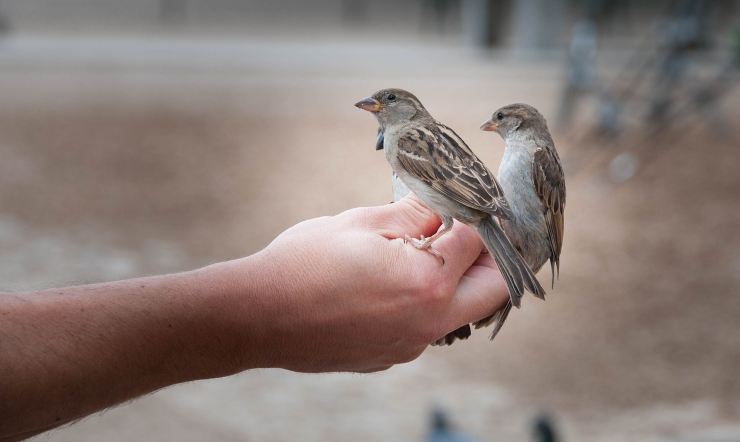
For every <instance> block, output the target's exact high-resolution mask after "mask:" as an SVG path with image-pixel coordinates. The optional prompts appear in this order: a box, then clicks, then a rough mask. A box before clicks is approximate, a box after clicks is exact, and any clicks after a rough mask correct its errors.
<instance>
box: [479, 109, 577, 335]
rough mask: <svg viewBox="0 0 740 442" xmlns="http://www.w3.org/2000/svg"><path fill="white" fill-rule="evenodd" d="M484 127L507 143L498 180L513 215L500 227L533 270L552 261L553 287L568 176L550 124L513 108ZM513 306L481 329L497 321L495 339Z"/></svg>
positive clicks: (534, 112)
mask: <svg viewBox="0 0 740 442" xmlns="http://www.w3.org/2000/svg"><path fill="white" fill-rule="evenodd" d="M481 129H482V130H485V131H494V132H497V133H498V134H499V135H501V138H503V139H504V142H505V150H504V157H503V159H502V160H501V165H500V166H499V170H498V179H499V182H500V183H501V187H502V188H503V191H504V194H505V195H506V198H507V200H508V201H509V205H510V210H511V216H510V217H508V218H504V219H501V227H503V229H504V232H506V235H507V236H508V237H509V240H511V242H512V244H514V247H516V249H517V251H519V253H520V254H521V255H522V256H523V257H524V259H525V260H526V261H527V264H529V266H530V268H531V269H532V270H533V271H534V272H537V271H538V270H539V269H540V268H541V267H542V265H543V264H545V262H547V260H548V259H549V260H550V267H551V270H552V285H553V286H554V285H555V274H556V271H557V273H558V274H559V273H560V251H561V250H562V248H563V225H564V222H563V212H564V210H565V177H564V176H563V168H562V166H561V164H560V158H559V157H558V152H557V150H555V143H553V141H552V137H551V136H550V132H549V131H548V130H547V122H545V118H544V117H543V116H542V114H540V113H539V112H538V111H537V109H535V108H534V107H532V106H529V105H527V104H510V105H508V106H504V107H502V108H501V109H499V110H497V111H496V112H494V113H493V116H492V117H491V119H489V120H487V121H486V122H485V123H483V125H482V126H481ZM511 305H512V303H511V301H510V302H508V303H507V305H506V306H505V307H504V308H503V309H501V310H499V311H498V312H496V313H495V314H494V315H493V316H491V317H489V318H486V319H483V320H481V321H478V322H477V323H476V324H475V325H476V328H478V327H482V326H486V325H489V324H491V323H493V322H495V323H496V326H495V327H494V329H493V332H492V333H491V339H493V337H494V336H496V334H497V333H498V332H499V330H501V326H503V324H504V321H505V320H506V317H507V316H508V315H509V312H510V311H511Z"/></svg>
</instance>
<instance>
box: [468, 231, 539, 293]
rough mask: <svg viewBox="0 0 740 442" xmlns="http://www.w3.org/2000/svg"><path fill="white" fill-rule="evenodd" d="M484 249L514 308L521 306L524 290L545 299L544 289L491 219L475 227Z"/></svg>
mask: <svg viewBox="0 0 740 442" xmlns="http://www.w3.org/2000/svg"><path fill="white" fill-rule="evenodd" d="M477 228H478V233H479V234H480V236H481V238H482V239H483V243H484V244H485V245H486V249H488V252H489V253H490V254H491V256H493V259H494V260H495V261H496V265H498V268H499V270H500V271H501V275H503V277H504V280H505V281H506V286H507V288H508V289H509V298H510V300H511V303H512V304H513V305H514V306H515V307H519V306H520V305H521V299H522V297H523V296H524V289H526V290H527V291H529V292H531V293H532V294H534V295H535V296H537V297H538V298H542V299H544V298H545V289H543V288H542V286H541V285H540V282H539V281H538V280H537V278H536V277H535V276H534V273H533V272H532V270H531V269H530V268H529V265H528V264H527V262H526V261H525V260H524V258H522V255H520V254H519V252H517V251H516V249H515V248H514V246H513V245H512V244H511V241H509V238H508V237H507V236H506V234H505V233H504V231H503V229H501V226H499V225H498V223H497V222H496V221H494V219H493V218H487V219H485V220H483V221H482V222H481V223H480V224H478V226H477Z"/></svg>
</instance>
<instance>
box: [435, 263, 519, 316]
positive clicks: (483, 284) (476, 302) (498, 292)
mask: <svg viewBox="0 0 740 442" xmlns="http://www.w3.org/2000/svg"><path fill="white" fill-rule="evenodd" d="M508 299H509V292H508V289H507V287H506V282H505V281H504V279H503V277H502V276H501V272H499V270H498V268H497V267H496V263H495V262H494V261H493V259H492V258H491V255H489V254H482V255H480V257H479V258H478V259H477V260H476V261H475V263H474V264H473V265H472V266H471V267H470V269H468V270H467V271H466V272H465V274H464V275H463V277H462V278H461V279H460V284H459V285H458V286H457V291H456V292H455V296H454V297H453V300H452V304H451V306H450V313H449V316H448V318H449V321H450V322H449V329H450V330H454V329H456V328H457V327H460V326H462V325H463V324H469V323H471V322H475V321H478V320H480V319H483V318H485V317H487V316H490V315H492V314H493V313H495V312H496V311H498V310H499V309H501V308H502V307H503V306H504V304H506V301H507V300H508Z"/></svg>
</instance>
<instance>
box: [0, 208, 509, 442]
mask: <svg viewBox="0 0 740 442" xmlns="http://www.w3.org/2000/svg"><path fill="white" fill-rule="evenodd" d="M439 227H440V221H439V219H438V218H437V217H436V216H435V215H434V214H433V213H432V212H431V211H430V210H429V209H427V208H426V207H424V206H423V205H421V204H420V203H419V201H418V200H416V199H415V198H413V197H409V198H405V199H403V200H401V201H400V202H398V203H395V204H391V205H387V206H380V207H371V208H359V209H352V210H349V211H347V212H344V213H341V214H339V215H337V216H333V217H324V218H317V219H312V220H309V221H305V222H302V223H300V224H298V225H296V226H294V227H292V228H290V229H288V230H286V231H285V232H283V233H282V234H281V235H280V236H278V237H277V238H276V239H275V240H274V241H273V242H272V243H271V244H270V245H269V246H268V247H266V248H265V249H264V250H262V251H260V252H258V253H256V254H254V255H252V256H249V257H246V258H242V259H238V260H234V261H228V262H223V263H218V264H214V265H211V266H208V267H205V268H202V269H199V270H194V271H190V272H184V273H178V274H172V275H164V276H154V277H148V278H140V279H132V280H126V281H117V282H111V283H103V284H95V285H89V286H79V287H69V288H62V289H50V290H43V291H39V292H34V293H13V294H0V398H2V400H0V440H17V439H21V438H25V437H29V436H32V435H34V434H38V433H40V432H43V431H46V430H48V429H51V428H54V427H56V426H59V425H62V424H65V423H67V422H71V421H73V420H75V419H79V418H81V417H84V416H86V415H88V414H91V413H94V412H96V411H99V410H102V409H105V408H107V407H110V406H112V405H115V404H118V403H121V402H123V401H126V400H129V399H132V398H134V397H137V396H140V395H143V394H146V393H149V392H152V391H155V390H157V389H160V388H163V387H166V386H169V385H173V384H176V383H180V382H185V381H191V380H197V379H206V378H213V377H221V376H227V375H231V374H234V373H238V372H240V371H243V370H248V369H253V368H268V367H275V368H284V369H288V370H293V371H297V372H330V371H355V372H371V371H378V370H383V369H386V368H388V367H390V366H392V365H394V364H398V363H404V362H408V361H411V360H413V359H416V358H417V357H418V356H419V355H420V354H421V353H422V352H423V351H424V349H425V348H426V347H427V345H428V344H429V343H430V342H432V341H434V340H436V339H438V338H439V337H441V336H444V335H445V334H446V333H447V332H449V331H451V330H454V329H456V328H458V327H459V326H461V325H463V324H467V323H469V322H472V321H474V320H476V319H478V318H481V317H484V316H486V315H489V314H491V313H493V312H494V311H496V310H497V309H499V308H500V307H501V306H502V305H503V304H504V303H505V301H506V299H507V296H508V295H507V291H506V285H505V283H504V281H503V280H502V278H501V275H500V273H499V272H498V270H497V269H496V266H495V264H494V263H493V260H492V259H491V258H490V256H489V255H487V254H482V255H481V250H482V244H481V242H480V240H479V237H478V235H477V234H476V233H475V232H474V231H473V230H471V229H470V228H469V227H467V226H464V225H462V224H459V223H455V225H454V226H453V227H452V229H451V230H450V232H449V233H447V234H446V235H444V237H441V238H439V239H438V240H437V241H435V243H434V245H435V248H436V249H437V250H438V251H439V252H440V253H443V254H444V256H445V257H446V258H447V260H446V261H447V262H446V264H445V265H444V266H442V267H440V265H439V262H438V261H437V260H436V259H435V257H433V256H432V255H430V254H429V253H426V252H423V251H419V250H416V249H415V248H413V247H409V246H407V245H405V244H404V241H403V238H404V237H405V235H411V236H416V237H418V236H423V235H431V234H434V233H435V232H436V231H437V230H438V228H439ZM327 232H331V234H330V235H327ZM329 238H331V240H329Z"/></svg>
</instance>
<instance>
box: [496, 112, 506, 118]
mask: <svg viewBox="0 0 740 442" xmlns="http://www.w3.org/2000/svg"><path fill="white" fill-rule="evenodd" d="M496 119H497V120H503V119H504V114H503V113H502V112H499V113H497V114H496Z"/></svg>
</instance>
